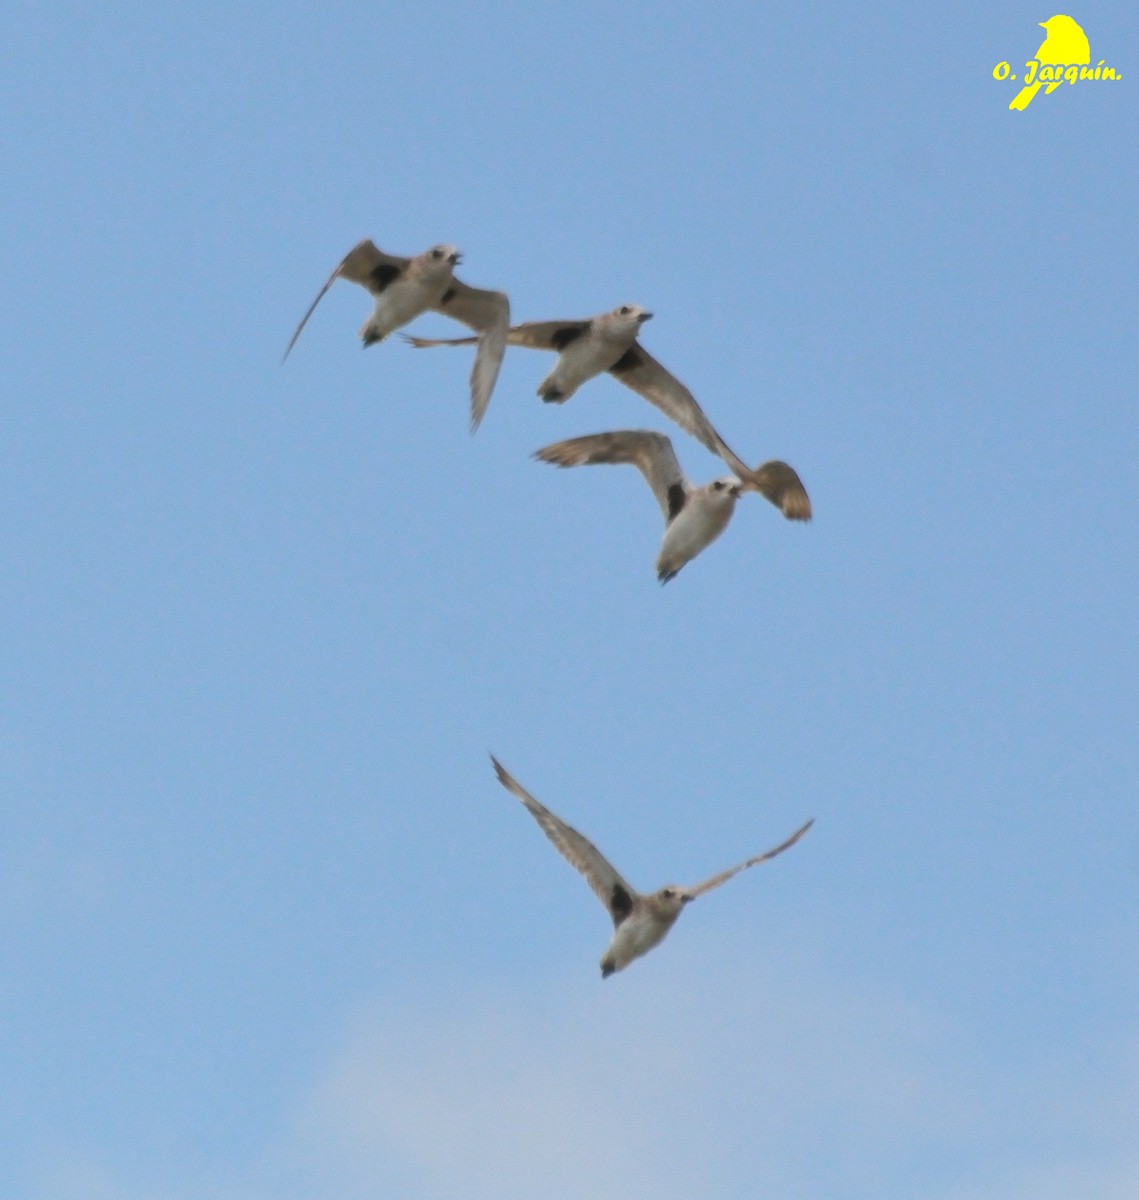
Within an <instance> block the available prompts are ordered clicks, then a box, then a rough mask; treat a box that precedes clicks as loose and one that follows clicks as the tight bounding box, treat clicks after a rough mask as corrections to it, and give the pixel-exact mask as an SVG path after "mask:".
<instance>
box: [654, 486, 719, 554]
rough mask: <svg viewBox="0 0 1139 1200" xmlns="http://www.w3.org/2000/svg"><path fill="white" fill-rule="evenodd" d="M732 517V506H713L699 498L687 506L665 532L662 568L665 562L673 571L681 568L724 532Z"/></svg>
mask: <svg viewBox="0 0 1139 1200" xmlns="http://www.w3.org/2000/svg"><path fill="white" fill-rule="evenodd" d="M731 517H732V506H731V505H727V506H720V507H717V508H709V507H708V506H707V505H704V504H701V503H700V502H699V501H693V502H692V503H690V504H688V505H686V506H685V507H684V508H682V509H681V510H680V512H679V514H678V515H677V517H676V519H675V520H674V521H673V522H672V523H671V524H670V525H669V526H668V528H667V529H666V530H665V531H664V540H663V541H662V542H661V546H660V557H659V559H658V560H657V564H658V569H659V568H660V566H661V565H665V566H667V569H669V570H673V571H677V570H679V569H680V568H681V567H682V566H683V565H684V564H685V563H686V562H690V561H691V560H692V559H694V558H695V557H696V555H697V554H699V553H700V551H701V550H703V549H704V548H705V547H706V546H709V545H711V544H712V542H714V541H715V540H716V539H717V538H718V537H719V536H720V534H721V533H723V532H724V530H725V529H726V528H727V526H728V522H729V521H730V520H731Z"/></svg>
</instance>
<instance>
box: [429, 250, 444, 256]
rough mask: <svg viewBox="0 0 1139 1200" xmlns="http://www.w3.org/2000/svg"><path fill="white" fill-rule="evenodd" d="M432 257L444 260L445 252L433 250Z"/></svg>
mask: <svg viewBox="0 0 1139 1200" xmlns="http://www.w3.org/2000/svg"><path fill="white" fill-rule="evenodd" d="M431 257H432V258H442V257H443V251H442V250H432V251H431Z"/></svg>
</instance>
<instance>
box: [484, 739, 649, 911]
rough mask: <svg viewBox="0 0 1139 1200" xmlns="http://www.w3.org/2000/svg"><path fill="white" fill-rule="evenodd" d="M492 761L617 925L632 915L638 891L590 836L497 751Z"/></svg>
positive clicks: (504, 781)
mask: <svg viewBox="0 0 1139 1200" xmlns="http://www.w3.org/2000/svg"><path fill="white" fill-rule="evenodd" d="M490 761H491V762H492V763H493V764H494V771H495V774H496V775H497V776H498V782H499V783H501V784H502V786H503V787H504V788H506V790H507V791H508V792H513V793H514V795H515V796H517V797H518V799H519V800H521V801H522V803H523V804H524V805H525V806H526V807H527V808H528V809H529V810H530V814H531V815H532V816H533V818H534V820H535V821H537V822H538V824H539V825H540V826H541V827H542V832H543V833H544V834H545V835H546V837H548V838H549V839H550V841H551V842H553V843H554V846H555V847H556V848H557V849H558V851H559V853H560V854H561V855H562V857H563V858H564V859H565V860H566V861H567V862H568V863H569V864H570V865H571V866H573V867H576V868H577V869H578V870H579V871H580V872H581V873H582V875H584V876H585V880H586V882H587V883H588V884H589V886H590V887H591V888H592V889H593V892H594V895H596V897H597V898H598V900H600V901H601V903H602V904H604V905H605V907H606V908H607V909H608V910H609V915H610V916H611V917H612V918H613V924H614V925H620V923H621V922H622V921H623V920H624V919H625V918H626V917H627V916H628V915H629V911H630V910H631V908H632V907H633V901H634V900H635V899H636V895H637V893H636V892H635V891H634V890H633V889H632V888H631V887H630V886H629V885H628V884H627V883H626V882H625V880H624V879H622V878H621V876H620V875H619V874H618V873H617V871H616V870H614V868H613V866H612V864H611V863H610V862H609V861H608V859H606V857H605V856H604V855H603V854H602V853H601V851H600V850H598V848H597V847H596V846H595V845H594V844H593V843H592V842H591V841H590V840H589V839H588V838H585V837H582V835H581V834H580V833H578V831H577V830H576V829H574V828H573V827H572V826H570V825H567V824H566V823H565V821H563V820H562V819H561V817H559V816H557V815H555V814H554V813H552V812H550V810H549V809H548V808H547V807H546V806H545V805H544V804H542V803H541V802H540V801H538V800H535V799H534V797H533V796H531V795H530V793H529V792H528V791H527V790H526V789H525V788H524V787H523V786H522V785H521V784H520V783H519V782H518V781H517V780H516V779H515V778H514V776H513V775H511V774H510V772H509V771H507V769H506V768H505V767H504V766H503V765H502V763H500V762H499V761H498V759H497V758H495V757H494V755H493V754H492V755H491V756H490Z"/></svg>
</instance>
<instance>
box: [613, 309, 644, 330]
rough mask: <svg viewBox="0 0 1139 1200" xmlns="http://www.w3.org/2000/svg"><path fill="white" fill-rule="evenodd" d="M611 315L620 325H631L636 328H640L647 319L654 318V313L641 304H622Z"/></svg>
mask: <svg viewBox="0 0 1139 1200" xmlns="http://www.w3.org/2000/svg"><path fill="white" fill-rule="evenodd" d="M609 316H610V318H611V319H612V320H613V321H614V322H616V323H617V324H618V325H631V326H633V328H634V329H639V328H640V327H641V326H642V325H643V324H644V323H645V322H646V321H651V320H652V316H653V314H652V313H651V312H646V311H645V309H643V308H642V307H641V306H640V305H639V304H622V305H620V306H619V307H618V308H615V309H614V310H613V311H612V312H611V313H610V314H609Z"/></svg>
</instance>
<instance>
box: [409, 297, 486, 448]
mask: <svg viewBox="0 0 1139 1200" xmlns="http://www.w3.org/2000/svg"><path fill="white" fill-rule="evenodd" d="M435 311H436V312H441V313H443V314H444V315H445V316H448V317H454V319H455V320H456V321H462V323H463V324H464V325H469V326H470V327H471V328H472V329H477V330H478V331H479V335H478V337H477V338H473V339H466V338H464V339H463V340H464V341H475V342H477V344H478V351H477V352H476V353H475V361H474V365H473V366H472V367H471V432H472V433H474V431H475V430H476V429H478V427H479V422H480V421H481V420H482V419H483V414H484V413H485V412H486V406H487V405H488V404H489V403H490V394H491V392H492V391H493V390H494V385H495V382H496V381H497V379H498V372H499V371H500V370H501V368H502V356H503V354H505V353H506V334H507V330H508V329H509V327H510V301H509V299H507V296H506V293H505V292H492V291H487V290H486V289H484V288H473V287H468V286H467V285H466V284H465V283H460V282H459V280H457V279H452V281H451V286H450V287H449V288H448V289H447V290H446V292H444V293H443V298H442V300H440V301H439V303H438V304H437V305H435ZM409 340H412V339H409ZM412 344H413V345H414V344H415V342H414V340H412Z"/></svg>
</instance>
